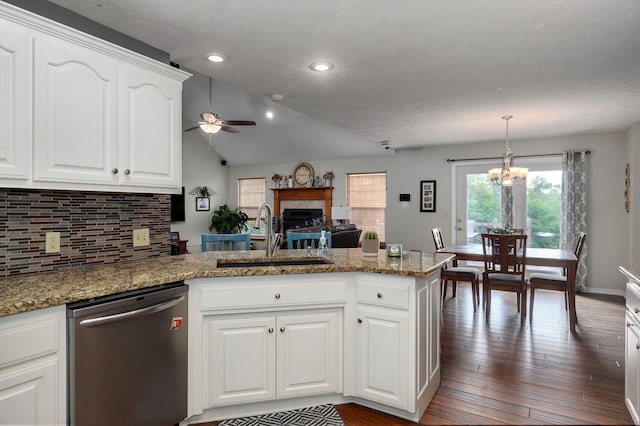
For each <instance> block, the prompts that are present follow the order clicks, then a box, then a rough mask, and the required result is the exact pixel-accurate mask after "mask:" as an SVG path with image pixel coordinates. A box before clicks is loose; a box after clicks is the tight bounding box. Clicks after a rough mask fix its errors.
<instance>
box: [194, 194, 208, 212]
mask: <svg viewBox="0 0 640 426" xmlns="http://www.w3.org/2000/svg"><path fill="white" fill-rule="evenodd" d="M209 210H211V206H210V205H209V197H196V211H197V212H208V211H209Z"/></svg>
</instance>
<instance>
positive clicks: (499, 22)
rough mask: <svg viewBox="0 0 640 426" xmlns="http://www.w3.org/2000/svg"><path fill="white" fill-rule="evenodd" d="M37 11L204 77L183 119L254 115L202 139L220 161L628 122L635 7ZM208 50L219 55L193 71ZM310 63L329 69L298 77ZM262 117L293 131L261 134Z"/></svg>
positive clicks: (595, 3)
mask: <svg viewBox="0 0 640 426" xmlns="http://www.w3.org/2000/svg"><path fill="white" fill-rule="evenodd" d="M51 2H52V3H55V4H57V5H60V6H62V7H64V8H67V9H70V10H72V11H74V12H76V13H78V14H81V15H84V16H86V17H88V18H90V19H92V20H94V21H97V22H99V23H102V24H104V25H106V26H108V27H111V28H113V29H115V30H117V31H119V32H122V33H124V34H127V35H129V36H131V37H134V38H136V39H139V40H141V41H143V42H146V43H148V44H150V45H152V46H154V47H156V48H159V49H161V50H163V51H166V52H168V53H169V54H170V56H171V60H172V61H174V62H177V63H179V64H180V65H181V66H182V67H183V68H187V69H191V70H195V71H197V72H198V73H201V74H203V75H206V76H211V77H213V79H215V81H214V85H216V84H217V86H216V87H214V89H215V90H211V92H210V91H209V84H208V81H207V79H206V78H205V79H204V80H202V79H201V78H200V79H199V80H194V82H193V83H191V84H192V85H196V84H197V85H199V88H198V89H197V92H198V93H200V97H199V101H198V100H194V105H193V106H192V107H193V108H191V106H188V105H185V116H186V112H187V111H188V112H189V114H191V115H193V114H196V113H197V111H201V110H202V111H205V110H209V108H213V109H215V111H214V112H218V113H219V114H220V115H221V116H222V118H225V119H235V120H255V121H256V122H258V125H257V126H255V128H249V127H246V128H245V127H243V128H239V130H240V133H238V134H234V135H231V134H223V132H220V133H218V134H216V135H212V136H210V138H211V141H212V143H213V144H214V145H215V144H218V145H217V146H218V148H216V149H217V150H218V149H222V150H224V149H225V147H226V148H227V149H228V153H226V154H223V155H225V156H227V157H229V156H231V157H230V158H229V161H230V163H232V164H233V163H236V164H243V163H245V164H246V163H251V162H259V161H265V160H268V158H271V157H267V156H273V158H278V159H283V160H285V161H286V160H291V161H295V160H296V159H301V158H300V155H301V154H296V155H294V156H293V157H295V158H293V157H292V155H293V154H292V153H293V152H294V151H296V150H304V149H305V144H306V143H310V144H313V146H315V147H316V148H318V146H317V145H318V143H319V142H318V141H319V139H318V138H319V137H320V136H319V135H320V134H322V133H324V135H325V139H324V140H325V142H326V143H327V145H326V146H325V149H324V150H322V149H317V151H319V152H320V153H319V154H318V155H324V157H326V158H332V157H340V156H356V155H382V154H381V151H383V150H381V148H380V141H389V144H390V146H391V147H392V148H394V149H402V148H413V147H421V146H429V145H442V144H451V143H466V142H482V141H489V140H500V139H503V138H504V131H505V129H504V122H503V120H501V117H502V116H503V115H505V114H510V115H513V116H514V119H513V120H512V121H511V123H510V126H511V129H510V132H511V138H512V139H535V138H545V137H553V136H561V135H575V134H588V133H604V132H611V131H622V130H625V129H627V128H628V127H629V125H631V124H632V123H634V122H637V121H640V1H638V0H609V1H602V0H539V1H529V2H522V1H513V0H487V1H484V2H478V1H476V0H457V1H451V0H397V1H395V2H389V1H381V0H324V1H321V2H316V1H300V0H277V1H264V0H235V1H215V0H181V1H175V0H173V1H170V0H136V1H128V0H91V1H87V0H51ZM210 52H219V53H223V54H225V55H227V56H228V60H227V61H225V62H223V63H212V62H209V61H207V60H206V55H207V54H208V53H210ZM315 61H329V62H331V63H333V64H334V65H335V68H334V69H333V70H331V71H328V72H324V73H321V72H317V71H312V70H311V69H310V68H309V64H310V63H312V62H315ZM216 82H220V83H216ZM187 89H188V88H187ZM235 90H237V91H236V92H234V91H235ZM232 92H234V93H232ZM210 93H213V94H214V96H213V97H212V98H210V97H209V94H210ZM225 93H226V95H225ZM238 93H243V94H244V96H241V97H240V98H242V99H239V98H238V96H237V94H238ZM273 94H281V95H282V96H283V99H282V100H281V101H279V102H275V101H273V100H272V98H271V95H273ZM234 99H235V100H234ZM192 109H193V111H192ZM268 109H271V110H273V111H274V112H275V116H274V118H273V119H272V120H268V119H266V117H264V113H265V112H266V110H268ZM197 119H198V116H197V115H196V116H194V117H193V120H197ZM274 123H279V124H278V126H285V125H286V126H289V127H287V129H289V128H290V126H296V125H298V127H299V128H297V129H296V130H295V131H292V130H282V128H281V129H279V130H277V132H280V133H274V132H275V131H274V130H273V126H274V125H275V124H274ZM301 123H305V126H302V125H301ZM314 123H315V124H314ZM318 123H323V124H325V123H326V124H328V128H329V129H330V130H328V131H327V130H326V129H323V130H319V128H318V129H315V128H314V127H313V126H314V125H317V126H319V124H318ZM307 124H308V125H309V126H310V127H308V128H307V127H306V126H307ZM270 126H271V127H270ZM185 127H186V126H185ZM305 129H307V130H306V131H305ZM316 130H317V131H319V132H320V133H319V134H316V133H315V132H316ZM198 132H199V131H198ZM269 132H270V133H269ZM305 132H307V133H305ZM305 134H308V135H310V137H308V138H305ZM265 135H270V136H269V137H265ZM311 135H313V137H311ZM335 138H338V139H339V140H338V141H335V140H334V139H335ZM305 139H308V140H305ZM265 141H268V145H269V146H268V147H262V146H260V147H259V149H257V150H255V151H254V157H257V158H249V157H245V158H244V159H243V157H241V156H240V155H238V154H237V152H241V151H238V150H236V153H234V150H233V149H232V148H230V147H231V146H232V145H234V144H236V145H239V146H240V147H242V151H244V154H245V155H246V154H247V149H249V150H251V147H255V146H256V145H257V144H259V143H263V144H266V143H267V142H265ZM221 144H222V145H221ZM223 145H224V147H223ZM227 145H229V146H227ZM220 147H222V148H220ZM306 148H310V146H307V147H306ZM327 148H329V149H327ZM261 150H263V151H261ZM322 153H324V154H322ZM287 155H289V157H287ZM290 157H291V158H290Z"/></svg>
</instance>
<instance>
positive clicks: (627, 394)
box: [624, 313, 640, 424]
mask: <svg viewBox="0 0 640 426" xmlns="http://www.w3.org/2000/svg"><path fill="white" fill-rule="evenodd" d="M626 321H627V327H626V335H625V352H626V355H625V380H624V398H625V403H626V405H627V408H628V410H629V413H630V414H631V417H632V418H633V422H634V423H635V424H639V422H640V419H639V417H638V406H639V404H640V374H639V373H638V368H639V367H640V366H639V365H638V361H639V360H638V353H639V352H640V330H638V323H637V322H636V321H635V319H634V318H633V317H632V315H631V314H629V313H627V315H626Z"/></svg>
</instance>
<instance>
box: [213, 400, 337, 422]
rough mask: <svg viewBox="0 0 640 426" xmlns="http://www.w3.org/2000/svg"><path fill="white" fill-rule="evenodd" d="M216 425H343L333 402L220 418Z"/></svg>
mask: <svg viewBox="0 0 640 426" xmlns="http://www.w3.org/2000/svg"><path fill="white" fill-rule="evenodd" d="M218 426H344V422H343V421H342V418H341V417H340V415H339V414H338V412H337V411H336V409H335V407H334V406H333V404H325V405H318V406H316V407H309V408H301V409H299V410H292V411H282V412H279V413H272V414H264V415H262V416H251V417H242V418H240V419H230V420H222V421H220V422H218Z"/></svg>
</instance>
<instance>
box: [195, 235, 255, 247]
mask: <svg viewBox="0 0 640 426" xmlns="http://www.w3.org/2000/svg"><path fill="white" fill-rule="evenodd" d="M241 243H244V249H243V248H242V247H241V245H242V244H241ZM250 249H251V234H250V233H248V232H247V233H245V234H202V251H203V252H205V251H233V250H250Z"/></svg>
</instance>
